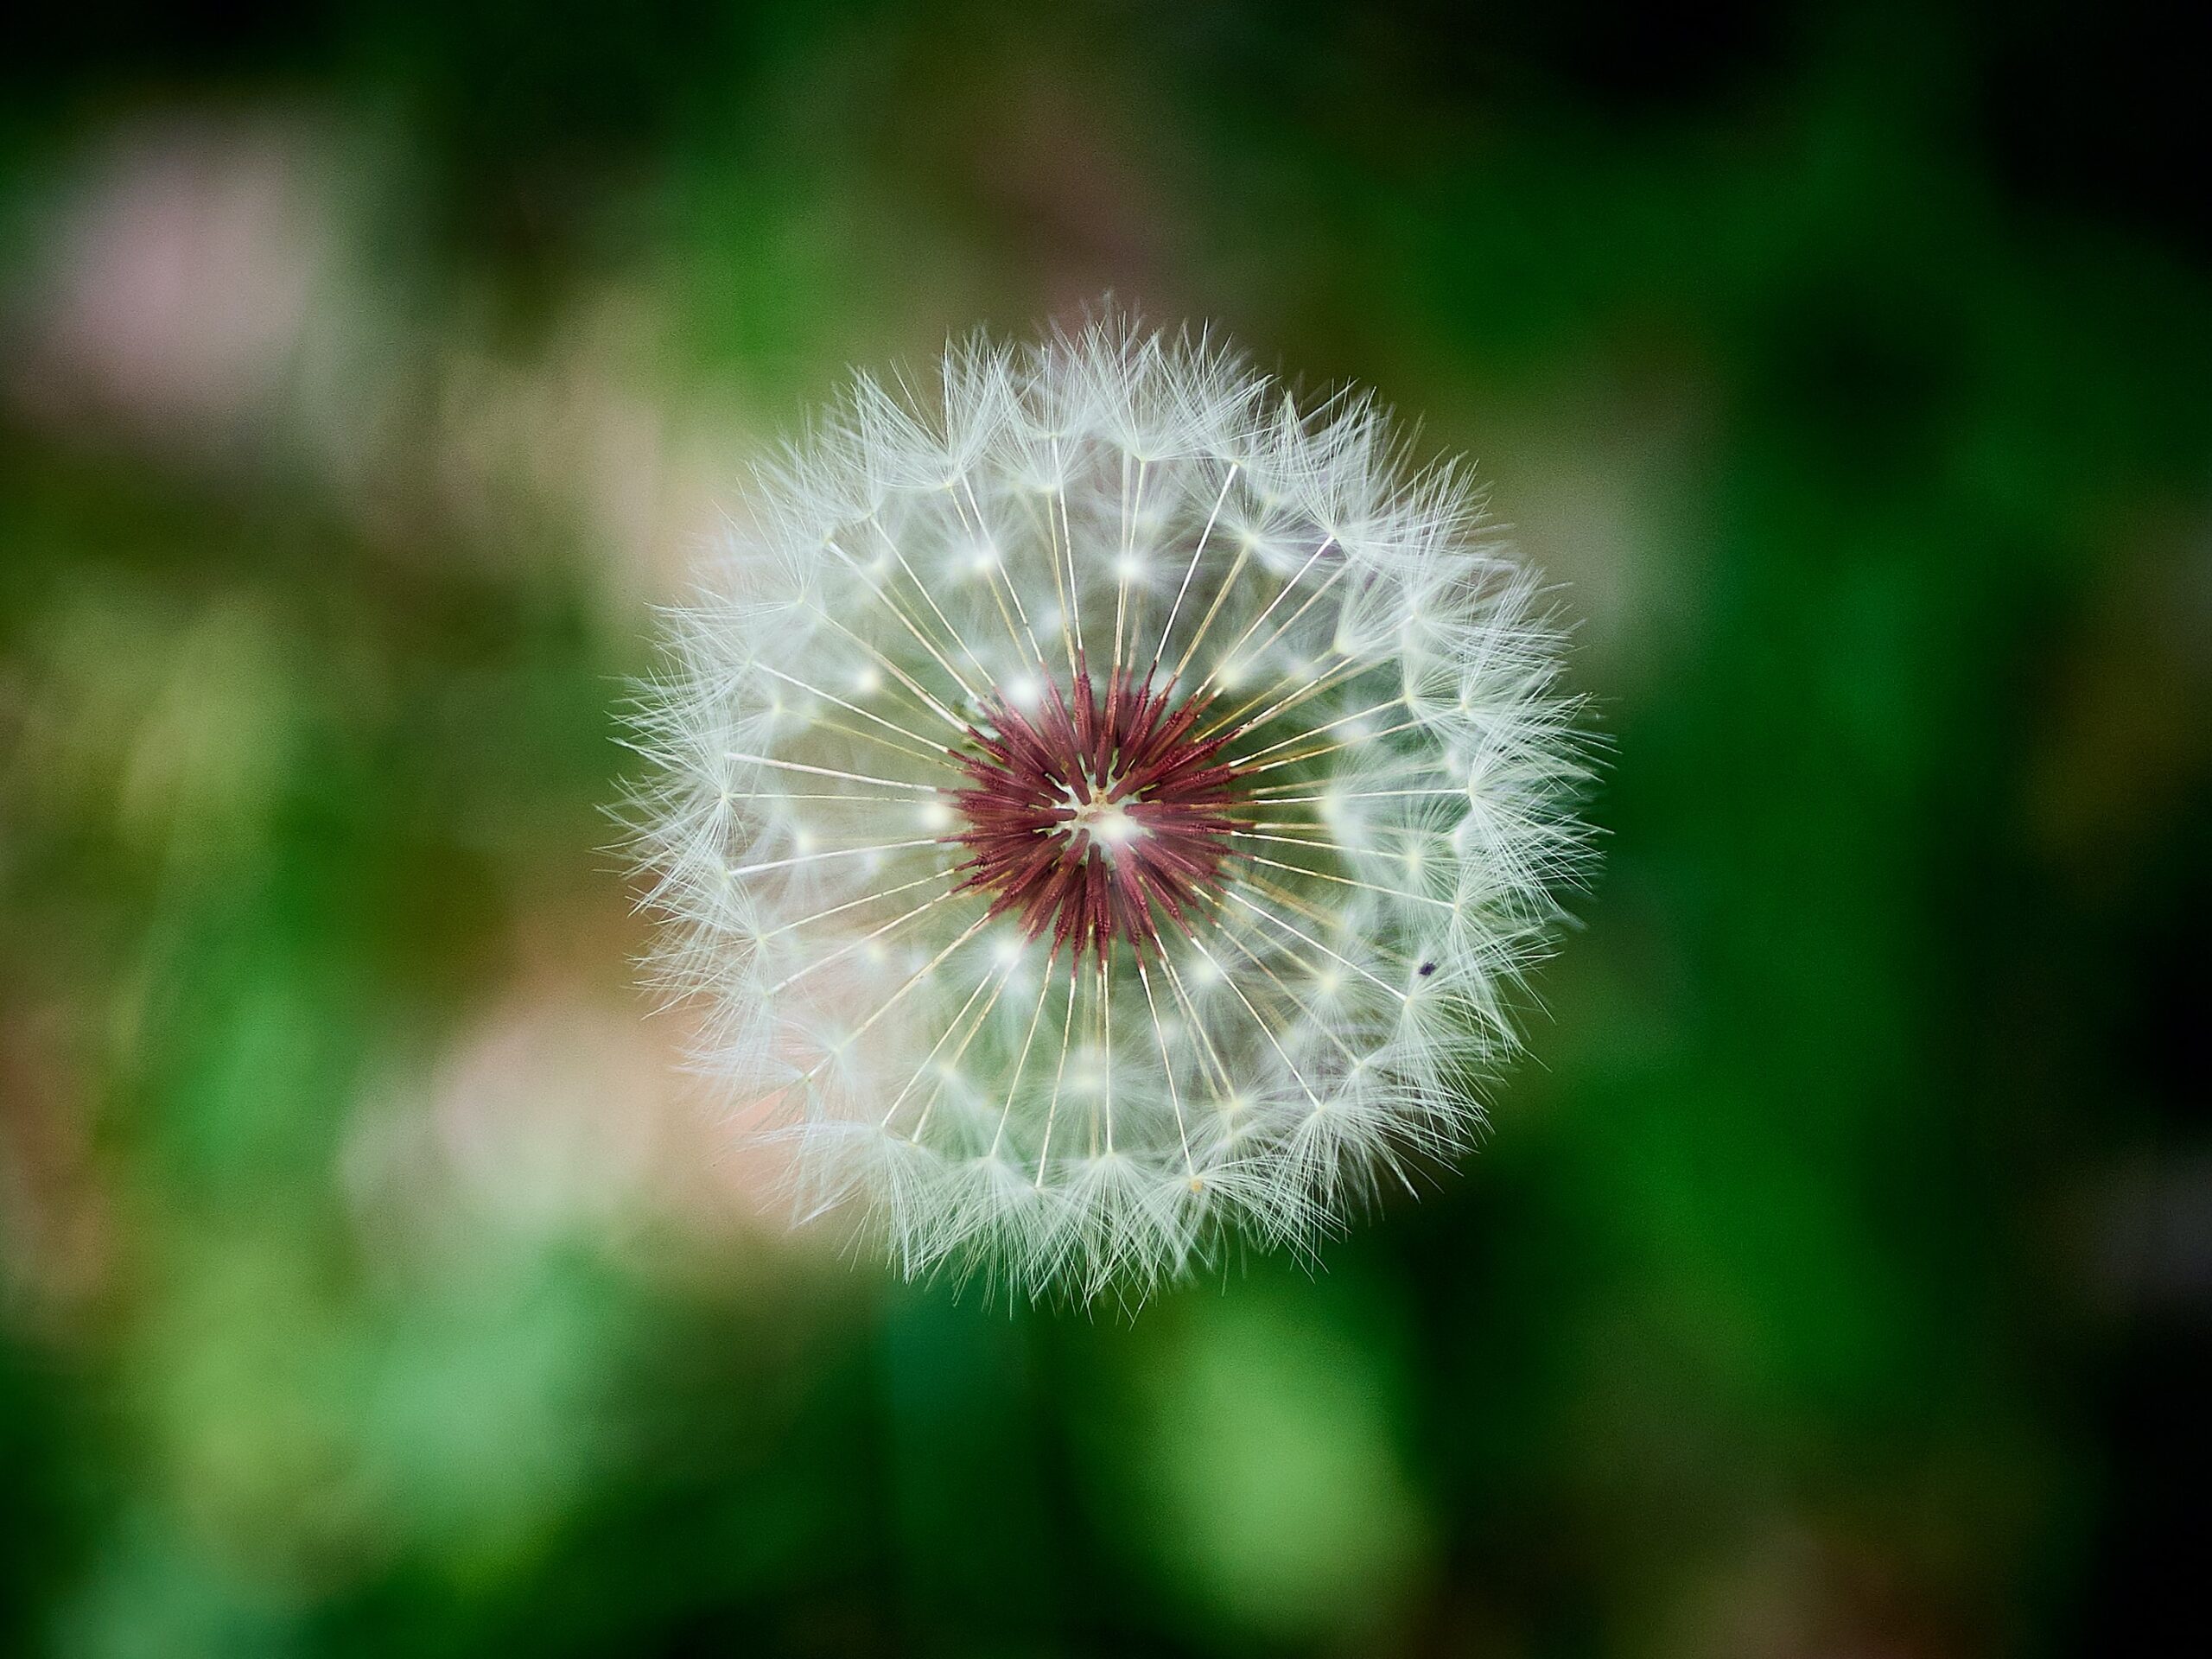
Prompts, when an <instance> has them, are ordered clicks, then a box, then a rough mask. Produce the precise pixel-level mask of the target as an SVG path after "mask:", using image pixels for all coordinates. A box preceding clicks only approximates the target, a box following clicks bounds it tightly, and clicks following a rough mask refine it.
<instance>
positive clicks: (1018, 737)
mask: <svg viewBox="0 0 2212 1659" xmlns="http://www.w3.org/2000/svg"><path fill="white" fill-rule="evenodd" d="M1170 689H1171V688H1168V687H1161V688H1159V689H1154V688H1153V687H1151V686H1146V687H1143V688H1141V689H1140V688H1139V687H1137V686H1136V685H1135V683H1133V677H1131V676H1130V675H1129V674H1128V672H1127V671H1124V670H1121V669H1116V670H1115V671H1113V673H1112V674H1111V675H1110V676H1109V677H1108V679H1107V683H1106V695H1105V696H1104V698H1103V700H1102V699H1101V698H1100V697H1099V696H1098V694H1097V690H1096V686H1095V684H1094V683H1093V682H1092V679H1091V677H1090V671H1089V670H1088V669H1087V668H1086V667H1084V665H1083V664H1081V662H1080V661H1078V663H1077V669H1076V674H1075V686H1074V695H1073V696H1072V697H1071V696H1066V695H1064V694H1063V693H1062V691H1061V690H1060V688H1059V686H1058V684H1052V685H1051V686H1050V687H1049V689H1048V690H1047V693H1046V699H1045V702H1044V703H1043V705H1042V706H1041V707H1039V709H1037V710H1036V711H1035V712H1034V713H1032V714H1029V715H1023V714H1021V713H1019V712H1018V711H1016V710H1015V709H1014V708H1012V707H1011V706H1010V705H1009V704H1008V703H1007V702H1006V701H1005V699H1004V698H1003V697H999V696H994V697H993V698H991V699H990V701H989V703H988V721H987V722H986V724H987V725H988V729H985V728H984V727H982V726H978V727H971V728H969V734H968V735H969V741H970V742H971V743H972V744H973V745H974V747H975V749H976V753H974V754H972V755H969V756H967V757H965V758H963V760H962V761H961V762H960V765H961V767H962V769H963V771H965V772H967V774H968V776H969V778H970V779H972V780H973V783H972V785H971V786H970V787H969V788H967V789H963V790H960V791H957V792H956V793H955V794H954V796H953V801H954V804H957V806H958V807H959V809H960V810H961V812H962V813H963V815H964V816H965V817H966V818H967V820H968V828H967V829H965V830H964V831H963V832H962V833H961V834H958V835H956V836H950V837H948V839H950V840H951V841H953V842H957V843H958V844H959V845H960V846H962V847H964V848H966V849H968V852H969V860H968V862H967V865H966V866H965V867H964V868H966V869H967V871H968V879H967V881H966V883H965V885H966V886H967V887H976V888H982V889H984V890H987V891H988V892H989V893H991V894H992V895H993V897H992V900H991V913H992V914H993V915H998V914H1001V913H1002V912H1013V913H1014V915H1016V916H1018V917H1019V918H1020V922H1021V925H1022V926H1023V927H1024V928H1025V929H1026V930H1027V931H1028V932H1029V933H1030V934H1031V935H1032V936H1035V935H1037V934H1040V933H1042V932H1044V931H1045V930H1046V928H1047V927H1049V928H1050V929H1051V930H1052V948H1053V950H1056V951H1057V950H1059V949H1060V947H1061V946H1063V945H1070V946H1071V947H1072V948H1073V950H1074V953H1075V955H1076V956H1077V957H1081V955H1082V954H1083V952H1084V951H1085V950H1092V951H1095V952H1096V953H1097V954H1098V955H1099V956H1100V957H1102V958H1103V957H1104V956H1105V955H1106V954H1107V952H1108V950H1109V949H1110V947H1111V945H1112V944H1113V942H1114V941H1115V940H1116V939H1119V938H1125V939H1128V940H1129V941H1130V942H1131V943H1132V944H1134V945H1135V947H1136V948H1138V949H1139V950H1142V949H1144V948H1145V947H1147V946H1149V945H1156V944H1158V943H1159V938H1160V927H1161V925H1162V924H1163V923H1164V922H1167V921H1172V922H1173V923H1174V924H1176V925H1179V926H1180V927H1182V928H1184V929H1185V930H1186V931H1187V930H1189V929H1190V928H1191V927H1192V925H1193V918H1192V907H1193V906H1194V905H1195V904H1196V903H1197V902H1198V894H1199V893H1200V892H1201V891H1202V890H1204V889H1205V888H1206V887H1209V886H1211V885H1215V884H1217V881H1218V880H1219V875H1220V869H1221V865H1222V863H1223V861H1224V860H1225V859H1227V858H1228V857H1229V856H1230V839H1229V838H1230V832H1231V831H1232V830H1233V829H1235V828H1236V823H1237V820H1236V818H1234V817H1231V816H1230V809H1231V808H1232V807H1233V806H1234V805H1235V804H1236V793H1235V785H1236V767H1234V766H1230V765H1227V764H1226V763H1224V761H1222V760H1221V759H1220V754H1221V748H1222V745H1223V744H1224V743H1225V742H1227V741H1229V734H1227V733H1226V732H1224V733H1219V734H1213V735H1198V734H1195V733H1196V732H1197V728H1198V719H1199V716H1200V715H1203V714H1204V713H1205V708H1206V704H1207V702H1208V701H1209V699H1207V698H1205V697H1204V696H1199V697H1193V698H1191V699H1188V700H1187V701H1185V702H1183V703H1181V704H1180V705H1179V706H1174V707H1171V706H1170V702H1169V696H1168V692H1169V690H1170Z"/></svg>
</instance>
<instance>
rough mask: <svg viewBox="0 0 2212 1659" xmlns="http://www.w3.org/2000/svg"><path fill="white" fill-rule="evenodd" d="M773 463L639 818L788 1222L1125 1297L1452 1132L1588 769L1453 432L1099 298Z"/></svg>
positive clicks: (1312, 1237)
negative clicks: (1311, 383)
mask: <svg viewBox="0 0 2212 1659" xmlns="http://www.w3.org/2000/svg"><path fill="white" fill-rule="evenodd" d="M755 497H756V499H755V501H754V503H753V507H754V511H753V512H752V513H751V514H750V515H749V517H748V520H747V528H745V529H743V530H741V531H736V530H734V531H732V532H731V540H730V542H729V543H728V547H727V548H726V549H725V550H724V556H723V557H722V558H721V561H720V562H719V563H718V566H717V568H716V569H715V572H714V575H715V582H714V583H713V584H712V590H711V591H710V592H709V593H708V594H704V595H702V597H700V598H699V599H697V600H696V601H694V602H693V603H692V604H690V605H689V606H687V607H682V608H680V609H679V610H677V612H675V613H673V614H672V615H671V620H670V642H669V660H670V667H669V669H668V671H667V672H666V673H665V675H664V677H663V678H662V679H661V680H660V681H659V682H658V683H655V684H654V685H653V686H652V687H651V688H649V690H648V694H647V695H646V696H645V697H644V698H643V699H642V701H641V707H640V710H639V715H638V716H637V725H638V733H637V746H638V747H639V748H640V749H641V750H642V751H643V752H644V753H645V754H646V756H647V757H648V759H649V760H650V762H651V763H652V771H651V773H650V775H649V776H648V777H647V779H645V781H644V782H643V783H642V784H641V785H639V788H638V790H637V792H636V796H635V799H634V802H633V812H632V823H633V826H634V831H635V836H636V842H637V847H638V850H639V868H640V870H641V873H642V880H643V882H644V885H645V899H646V900H647V902H648V903H649V904H650V905H651V906H652V907H653V908H654V909H655V910H656V911H657V912H658V913H659V915H660V917H661V918H662V920H663V924H664V925H663V929H662V932H661V937H660V943H659V944H658V946H657V948H656V950H655V953H654V956H653V957H652V963H651V966H652V971H653V973H654V975H655V977H656V978H657V980H658V981H659V982H661V983H662V984H663V985H664V987H665V988H666V989H667V990H668V991H669V992H670V993H671V995H679V996H689V997H691V998H694V999H696V1001H697V1002H698V1003H699V1004H700V1006H701V1007H702V1009H703V1010H704V1014H705V1017H704V1019H703V1020H702V1027H703V1029H704V1032H705V1033H706V1035H705V1037H704V1039H703V1040H702V1052H701V1055H700V1058H701V1060H702V1063H703V1064H704V1065H706V1066H707V1067H708V1068H709V1070H710V1071H713V1072H715V1073H716V1074H718V1075H719V1076H720V1077H721V1078H722V1079H723V1081H724V1083H725V1084H726V1086H727V1087H728V1089H729V1090H730V1091H731V1094H732V1096H733V1097H734V1099H736V1100H738V1101H741V1102H744V1103H766V1104H767V1105H768V1106H769V1107H771V1108H772V1112H773V1116H774V1120H775V1122H776V1123H777V1124H778V1125H779V1127H778V1128H774V1129H772V1131H770V1132H771V1133H772V1134H775V1135H779V1136H780V1137H782V1138H783V1139H784V1140H785V1141H786V1142H787V1143H788V1145H789V1147H790V1149H791V1154H792V1163H793V1166H794V1168H795V1170H796V1171H797V1175H796V1182H797V1186H798V1198H799V1202H800V1206H801V1210H802V1212H803V1213H804V1214H807V1215H813V1214H817V1213H820V1212H823V1211H829V1210H832V1209H840V1210H849V1211H853V1212H855V1213H857V1214H859V1215H861V1216H862V1217H865V1218H866V1219H867V1220H868V1222H870V1223H871V1224H872V1225H873V1228H874V1236H876V1237H877V1238H878V1239H880V1242H881V1243H882V1244H883V1246H884V1248H885V1249H886V1251H887V1255H889V1257H890V1259H891V1260H892V1261H893V1263H894V1264H895V1265H896V1266H897V1267H898V1268H899V1269H900V1270H901V1271H903V1272H906V1273H907V1274H927V1273H931V1272H935V1271H940V1270H947V1271H951V1272H954V1273H956V1274H969V1273H976V1274H985V1275H988V1277H989V1278H990V1279H991V1280H992V1281H993V1282H995V1283H997V1284H1000V1285H1002V1286H1005V1287H1010V1288H1013V1289H1017V1290H1021V1291H1027V1292H1033V1293H1040V1294H1041V1293H1046V1292H1051V1291H1058V1292H1064V1293H1067V1294H1073V1295H1074V1296H1077V1297H1078V1298H1089V1297H1090V1296H1094V1295H1096V1294H1102V1293H1109V1292H1111V1293H1113V1294H1122V1295H1124V1296H1132V1295H1141V1294H1142V1293H1143V1292H1144V1290H1145V1289H1147V1287H1151V1286H1152V1285H1154V1284H1156V1283H1158V1282H1159V1281H1161V1280H1163V1279H1166V1278H1171V1277H1173V1276H1175V1275H1177V1274H1181V1273H1183V1272H1185V1271H1186V1270H1188V1269H1189V1268H1192V1266H1194V1265H1195V1264H1197V1263H1199V1262H1205V1261H1206V1260H1209V1259H1211V1257H1212V1255H1214V1253H1215V1252H1217V1250H1218V1249H1220V1248H1221V1247H1222V1245H1223V1243H1224V1240H1226V1239H1229V1238H1230V1237H1233V1236H1243V1237H1245V1238H1248V1239H1252V1240H1255V1241H1257V1242H1259V1243H1262V1244H1265V1245H1277V1246H1281V1247H1285V1248H1288V1249H1294V1250H1300V1251H1305V1250H1311V1249H1313V1248H1315V1247H1316V1246H1317V1244H1318V1243H1319V1242H1320V1241H1321V1240H1322V1239H1324V1238H1325V1236H1328V1235H1329V1234H1331V1233H1332V1232H1333V1231H1335V1230H1338V1229H1340V1228H1341V1227H1342V1226H1343V1225H1344V1224H1345V1222H1346V1221H1347V1220H1348V1219H1349V1218H1350V1217H1351V1213H1352V1212H1353V1211H1356V1210H1357V1208H1359V1207H1360V1206H1361V1205H1364V1204H1366V1203H1368V1202H1370V1200H1371V1199H1372V1198H1374V1197H1375V1196H1376V1194H1377V1193H1378V1192H1380V1191H1382V1190H1383V1188H1384V1187H1385V1186H1389V1187H1397V1186H1400V1185H1404V1184H1405V1183H1406V1180H1407V1173H1408V1170H1409V1169H1410V1167H1411V1166H1413V1164H1414V1163H1415V1162H1426V1161H1431V1160H1441V1159H1449V1158H1451V1157H1452V1156H1453V1155H1455V1154H1457V1153H1459V1151H1461V1150H1462V1149H1464V1148H1465V1146H1466V1145H1467V1144H1468V1141H1469V1140H1470V1138H1471V1135H1473V1134H1474V1132H1475V1131H1476V1129H1477V1128H1478V1126H1479V1124H1480V1122H1481V1115H1482V1107H1481V1103H1480V1101H1479V1099H1478V1097H1477V1096H1476V1094H1475V1093H1474V1092H1473V1091H1474V1087H1475V1084H1476V1081H1477V1080H1478V1079H1479V1078H1480V1077H1483V1076H1484V1075H1486V1074H1487V1072H1488V1071H1489V1069H1490V1068H1491V1066H1492V1065H1495V1064H1496V1063H1497V1062H1498V1061H1500V1060H1502V1059H1503V1058H1505V1057H1506V1056H1508V1055H1510V1052H1512V1050H1513V1048H1514V1046H1515V1044H1516V1037H1515V1034H1514V1029H1513V1023H1512V1019H1511V1011H1512V1009H1513V1007H1514V1006H1515V1004H1516V1000H1517V999H1516V991H1517V988H1518V986H1519V983H1520V981H1521V979H1522V976H1523V975H1524V974H1525V973H1526V972H1527V971H1528V969H1529V966H1530V965H1531V963H1534V962H1535V960H1536V959H1537V958H1538V957H1540V956H1541V954H1542V953H1543V951H1544V950H1545V949H1546V948H1547V941H1548V938H1549V936H1550V934H1551V931H1553V929H1554V925H1555V924H1556V923H1557V921H1558V920H1559V918H1560V910H1559V906H1558V899H1557V894H1558V893H1560V891H1562V890H1563V889H1564V888H1565V887H1568V886H1571V885H1572V883H1573V881H1574V880H1576V879H1577V877H1578V875H1579V874H1580V872H1581V870H1582V869H1583V867H1584V865H1585V862H1586V856H1587V850H1586V838H1585V834H1584V831H1583V830H1582V829H1581V828H1580V825H1579V824H1578V823H1577V822H1576V820H1575V818H1574V817H1573V813H1572V810H1571V808H1572V803H1573V798H1574V797H1575V795H1576V792H1577V791H1578V790H1579V788H1580V786H1581V785H1582V784H1583V782H1584V780H1585V779H1586V776H1587V765H1586V746H1585V745H1584V744H1583V743H1582V742H1581V741H1579V740H1578V738H1577V735H1576V732H1575V725H1574V720H1575V709H1574V706H1573V702H1572V700H1571V699H1570V698H1568V697H1567V696H1564V695H1563V694H1562V693H1561V692H1560V690H1558V689H1557V676H1558V664H1559V645H1558V639H1557V635H1556V632H1555V631H1554V628H1553V627H1552V626H1551V625H1550V623H1549V622H1548V620H1547V618H1546V615H1545V613H1544V610H1543V607H1542V601H1541V592H1540V589H1539V588H1538V587H1537V585H1536V583H1535V579H1534V578H1533V577H1532V576H1531V575H1529V573H1528V572H1526V571H1525V570H1524V569H1522V568H1521V567H1520V566H1518V565H1517V564H1516V563H1513V562H1512V561H1511V559H1510V557H1508V556H1506V554H1505V553H1504V551H1503V549H1502V548H1500V547H1499V546H1498V545H1497V543H1496V542H1495V541H1494V540H1493V539H1491V537H1490V536H1489V534H1488V532H1487V531H1485V529H1484V521H1483V518H1482V515H1481V512H1480V508H1479V505H1478V495H1477V493H1476V492H1475V490H1474V489H1473V487H1472V486H1471V482H1470V480H1469V479H1468V478H1467V475H1466V474H1465V470H1464V469H1463V468H1461V467H1457V466H1455V465H1449V464H1447V465H1443V466H1432V467H1418V466H1416V465H1414V463H1413V462H1412V461H1410V460H1409V459H1408V455H1407V454H1406V450H1405V447H1404V444H1403V442H1402V440H1401V439H1400V438H1399V437H1397V436H1396V435H1395V432H1394V429H1393V428H1392V427H1391V425H1390V423H1389V421H1388V420H1387V419H1386V418H1385V417H1384V416H1383V415H1382V413H1381V412H1379V411H1378V410H1376V407H1375V406H1374V404H1372V402H1371V401H1370V399H1368V398H1367V397H1365V396H1364V395H1363V394H1358V393H1351V392H1343V393H1338V394H1336V395H1334V396H1332V397H1326V398H1319V399H1313V400H1309V401H1307V402H1305V403H1301V402H1300V400H1298V399H1297V398H1295V397H1293V396H1291V395H1290V394H1289V393H1287V391H1285V390H1284V389H1283V388H1282V387H1281V385H1278V384H1277V383H1275V382H1274V381H1272V380H1270V379H1269V378H1267V377H1265V376H1262V375H1260V374H1257V373H1255V372H1253V371H1252V370H1250V369H1249V367H1248V366H1247V365H1245V364H1244V363H1243V361H1242V359H1239V358H1237V357H1236V356H1235V355H1233V354H1232V353H1229V352H1227V351H1225V350H1224V349H1222V348H1221V347H1220V346H1217V345H1216V344H1214V343H1212V342H1211V340H1207V339H1205V338H1204V337H1200V338H1198V339H1193V338H1192V337H1190V336H1187V335H1185V336H1175V337H1171V336H1166V335H1161V334H1150V333H1146V332H1142V331H1140V330H1137V329H1135V328H1134V327H1129V326H1127V325H1124V324H1122V323H1119V322H1113V321H1107V322H1101V323H1098V324H1096V325H1093V326H1091V327H1087V328H1085V329H1084V330H1082V331H1081V332H1079V333H1076V334H1053V335H1052V336H1050V337H1049V338H1047V339H1046V340H1043V341H1042V342H1041V343H1039V344H1038V345H1035V346H1027V347H1022V348H1015V347H1009V346H1001V345H996V344H993V343H990V342H988V341H981V340H979V341H976V342H972V343H969V344H966V345H961V346H955V347H953V348H952V349H951V350H950V351H949V352H948V353H947V354H946V356H945V358H944V361H943V363H942V364H941V365H939V368H938V372H937V374H936V375H935V377H934V378H933V379H932V380H931V383H930V384H929V385H928V386H927V388H926V390H925V391H915V390H912V385H911V382H909V381H907V380H905V379H902V380H900V381H899V383H898V390H896V391H893V390H892V389H891V388H889V387H887V385H884V384H883V383H880V382H879V381H876V380H874V379H872V378H866V377H863V378H861V379H859V380H858V381H857V382H856V383H855V385H854V387H853V389H852V390H851V391H849V393H848V394H847V396H846V397H844V398H843V399H842V401H841V402H840V403H839V404H837V405H836V407H835V408H834V409H832V410H830V411H829V413H828V414H827V415H826V416H823V419H822V420H821V421H820V422H819V423H817V426H816V428H815V429H814V430H813V431H812V432H811V433H810V434H809V435H807V436H806V437H805V438H804V440H802V441H800V442H796V443H794V444H793V445H791V447H790V448H789V449H788V450H787V451H785V453H783V454H780V455H779V456H778V457H777V458H775V460H774V461H772V462H771V463H770V464H768V465H767V466H766V467H763V468H762V471H761V474H760V486H759V488H758V490H757V491H756V492H755Z"/></svg>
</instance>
